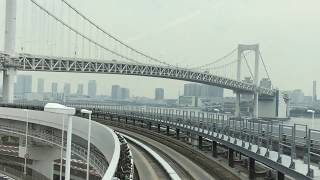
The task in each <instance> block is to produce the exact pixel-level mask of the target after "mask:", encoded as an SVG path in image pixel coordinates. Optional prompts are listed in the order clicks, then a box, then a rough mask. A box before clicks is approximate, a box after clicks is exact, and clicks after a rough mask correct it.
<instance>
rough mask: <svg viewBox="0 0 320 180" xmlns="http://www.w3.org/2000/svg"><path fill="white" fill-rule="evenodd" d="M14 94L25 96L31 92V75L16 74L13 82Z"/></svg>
mask: <svg viewBox="0 0 320 180" xmlns="http://www.w3.org/2000/svg"><path fill="white" fill-rule="evenodd" d="M14 92H15V94H16V95H19V96H25V95H26V94H28V93H31V92H32V76H31V75H18V76H17V82H16V84H15V90H14Z"/></svg>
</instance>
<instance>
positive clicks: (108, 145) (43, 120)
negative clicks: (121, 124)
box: [0, 107, 120, 180]
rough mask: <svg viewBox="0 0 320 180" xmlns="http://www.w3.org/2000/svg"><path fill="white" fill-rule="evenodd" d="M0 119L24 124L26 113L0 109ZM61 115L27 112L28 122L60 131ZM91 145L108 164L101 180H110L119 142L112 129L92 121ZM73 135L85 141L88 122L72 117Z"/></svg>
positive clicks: (66, 120) (114, 168) (11, 109)
mask: <svg viewBox="0 0 320 180" xmlns="http://www.w3.org/2000/svg"><path fill="white" fill-rule="evenodd" d="M0 118H6V119H12V120H17V121H24V122H26V120H27V119H26V118H27V113H26V112H25V111H24V110H23V109H15V108H3V107H0ZM62 118H63V116H62V115H59V114H54V113H49V112H44V111H33V110H29V122H30V123H35V124H40V125H43V126H49V127H53V128H56V129H62V122H63V121H62ZM64 118H65V124H64V126H65V127H64V129H65V130H66V129H67V124H68V123H67V122H68V118H67V117H64ZM91 125H92V131H91V143H92V144H93V145H94V146H95V147H97V148H98V149H99V151H100V152H101V153H102V154H103V155H104V156H105V158H106V159H107V161H108V163H109V167H108V169H107V171H106V173H105V175H104V176H103V180H107V179H111V178H112V177H113V175H114V173H115V172H116V170H117V165H118V161H119V157H120V142H119V140H118V137H117V135H116V134H115V133H114V132H113V130H112V129H110V128H108V127H106V126H104V125H101V124H99V123H97V122H95V121H92V124H91ZM73 134H75V135H77V136H79V137H81V138H83V139H85V140H87V138H88V120H87V119H85V118H80V117H73Z"/></svg>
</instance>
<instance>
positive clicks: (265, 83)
mask: <svg viewBox="0 0 320 180" xmlns="http://www.w3.org/2000/svg"><path fill="white" fill-rule="evenodd" d="M271 86H272V85H271V80H270V79H269V78H262V79H261V80H260V87H262V88H267V89H271Z"/></svg>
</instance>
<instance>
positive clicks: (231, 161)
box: [228, 148, 234, 168]
mask: <svg viewBox="0 0 320 180" xmlns="http://www.w3.org/2000/svg"><path fill="white" fill-rule="evenodd" d="M228 164H229V166H230V167H232V168H233V167H234V150H233V149H231V148H229V149H228Z"/></svg>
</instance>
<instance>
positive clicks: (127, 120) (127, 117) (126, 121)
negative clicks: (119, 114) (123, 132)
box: [126, 116, 128, 124]
mask: <svg viewBox="0 0 320 180" xmlns="http://www.w3.org/2000/svg"><path fill="white" fill-rule="evenodd" d="M126 124H128V117H127V116H126Z"/></svg>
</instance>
